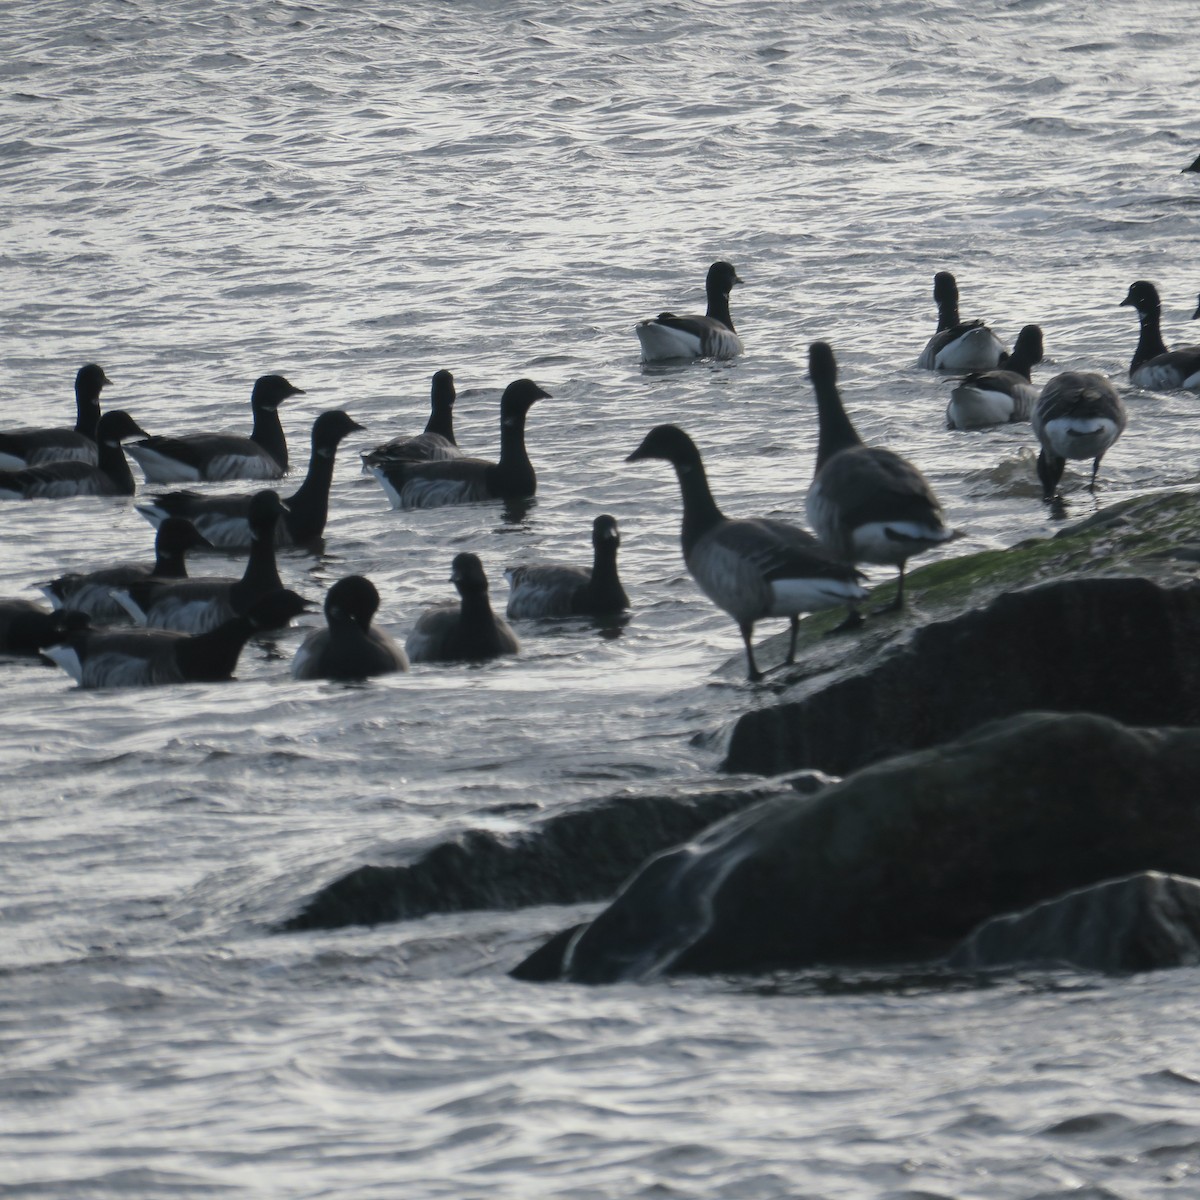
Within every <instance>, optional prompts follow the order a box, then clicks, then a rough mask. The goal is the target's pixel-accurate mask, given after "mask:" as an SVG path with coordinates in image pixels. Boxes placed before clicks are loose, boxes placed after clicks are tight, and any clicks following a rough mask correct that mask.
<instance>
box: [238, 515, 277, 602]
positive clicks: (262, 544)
mask: <svg viewBox="0 0 1200 1200" xmlns="http://www.w3.org/2000/svg"><path fill="white" fill-rule="evenodd" d="M282 587H283V580H281V579H280V578H279V568H278V566H277V565H276V562H275V523H274V522H273V521H272V522H271V525H270V527H269V528H267V529H253V528H252V529H251V538H250V554H249V557H248V558H247V559H246V569H245V571H243V572H242V577H241V579H239V580H238V582H237V583H235V584H234V585H233V587H231V588H230V589H229V598H230V600H231V601H232V603H233V607H234V610H235V611H236V612H245V610H246V609H247V608H249V607H250V605H251V604H253V603H254V601H255V600H258V599H259V598H260V597H262V596H265V595H267V594H268V593H269V592H276V591H279V590H280V588H282Z"/></svg>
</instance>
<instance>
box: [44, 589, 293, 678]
mask: <svg viewBox="0 0 1200 1200" xmlns="http://www.w3.org/2000/svg"><path fill="white" fill-rule="evenodd" d="M306 606H307V602H306V601H305V600H303V599H302V598H301V597H300V596H297V595H296V593H295V592H289V591H278V592H273V593H272V594H271V595H270V596H266V597H264V598H263V599H262V600H260V601H259V602H258V603H257V604H256V605H255V606H254V607H253V608H252V609H251V610H250V611H249V612H248V613H246V614H244V615H243V616H240V617H231V618H230V619H229V620H228V621H226V622H225V623H224V624H222V625H218V626H217V628H216V629H210V630H209V631H208V632H207V633H196V634H187V633H173V632H171V631H170V630H166V629H128V630H98V631H93V632H84V633H76V634H72V635H71V636H70V637H68V638H66V639H65V640H63V641H61V642H59V643H58V644H56V645H53V646H49V647H47V649H46V650H45V651H44V653H45V655H46V657H47V658H50V659H53V661H54V662H56V663H58V665H59V666H60V667H62V669H63V670H64V671H66V672H67V674H68V675H70V676H71V677H72V678H73V679H74V680H75V681H76V683H78V684H79V685H80V686H81V687H88V688H91V687H144V686H147V685H150V684H163V683H216V682H218V681H220V680H224V679H229V678H231V677H232V675H233V672H234V669H235V668H236V667H237V661H238V658H239V656H240V655H241V653H242V647H243V646H245V644H246V643H247V642H248V641H249V640H250V638H252V637H253V636H254V635H255V634H256V633H262V632H263V631H265V630H271V629H280V628H282V627H283V626H285V625H286V624H287V623H288V622H289V621H290V620H291V619H292V618H293V617H298V616H299V615H300V614H301V613H302V612H304V611H305V610H306Z"/></svg>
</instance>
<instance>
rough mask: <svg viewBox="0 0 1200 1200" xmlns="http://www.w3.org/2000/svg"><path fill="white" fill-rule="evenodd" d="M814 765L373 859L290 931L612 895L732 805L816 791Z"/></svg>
mask: <svg viewBox="0 0 1200 1200" xmlns="http://www.w3.org/2000/svg"><path fill="white" fill-rule="evenodd" d="M828 782H829V780H828V779H827V778H826V777H824V776H821V775H819V774H817V773H814V772H808V773H804V774H801V775H799V776H797V777H796V778H794V779H790V780H773V781H769V782H764V783H762V784H759V785H756V786H754V787H749V788H746V787H742V788H738V787H733V786H728V787H711V788H707V789H694V790H692V791H685V792H681V793H679V794H677V795H672V796H658V795H641V794H634V793H620V794H618V795H615V796H610V797H607V798H605V799H603V800H598V801H596V802H594V803H591V804H587V805H582V806H580V807H578V808H575V809H571V810H569V811H567V812H562V813H557V814H555V815H554V816H551V817H548V818H546V819H545V820H544V821H541V822H540V823H537V824H535V825H534V826H532V827H531V828H530V829H529V830H528V831H526V832H523V833H521V834H513V835H501V834H497V833H493V832H491V831H485V830H466V831H464V832H463V833H461V834H460V835H459V836H458V837H457V838H455V839H454V840H453V841H447V842H440V843H438V844H437V845H435V846H433V847H432V848H431V849H429V850H427V851H426V852H424V853H422V854H421V855H420V856H419V857H418V858H416V859H415V860H414V861H412V862H409V863H404V864H399V865H364V866H360V867H357V868H356V869H354V870H352V871H350V872H349V873H347V874H346V875H343V876H342V877H341V878H339V879H336V880H334V881H333V882H332V883H330V884H328V885H327V886H325V887H323V888H322V889H321V890H320V891H319V892H317V893H316V895H314V896H313V897H312V898H311V899H310V900H309V901H308V903H307V904H306V905H305V906H304V908H303V909H302V910H301V911H300V912H299V913H297V914H296V915H295V916H294V917H291V918H290V919H288V920H287V921H285V922H284V923H283V925H282V929H283V930H285V931H294V930H304V929H336V928H340V927H342V926H345V925H377V924H379V923H381V922H386V921H401V920H407V919H411V918H414V917H422V916H426V915H428V914H430V913H447V912H463V911H467V910H471V909H514V908H523V907H527V906H531V905H540V904H578V903H583V902H586V901H593V900H604V899H607V898H608V897H610V896H611V895H612V894H613V893H614V892H615V891H616V889H617V888H618V887H620V885H621V884H622V883H623V882H624V881H625V880H626V879H627V878H628V877H629V876H630V875H631V874H632V873H633V872H634V871H635V870H636V869H637V868H638V867H639V866H640V865H641V864H642V862H644V861H645V859H646V858H647V857H649V856H650V855H652V854H656V853H657V852H658V851H660V850H663V849H664V848H666V847H668V846H673V845H675V844H676V843H678V842H683V841H686V840H687V839H688V838H691V837H694V836H695V835H696V834H697V833H699V832H700V831H701V830H703V829H705V828H706V827H707V826H708V825H711V824H712V823H713V822H714V821H719V820H720V819H722V818H723V817H726V816H728V815H729V814H730V813H734V812H738V811H740V810H742V809H744V808H749V807H751V806H753V805H755V804H759V803H761V802H762V801H763V800H764V799H766V798H769V797H773V796H779V795H789V796H795V795H797V794H799V793H800V792H808V791H812V790H814V789H816V788H819V787H822V786H824V785H825V784H827V783H828Z"/></svg>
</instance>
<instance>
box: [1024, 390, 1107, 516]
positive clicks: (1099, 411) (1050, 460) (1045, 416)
mask: <svg viewBox="0 0 1200 1200" xmlns="http://www.w3.org/2000/svg"><path fill="white" fill-rule="evenodd" d="M1125 419H1126V418H1125V405H1124V404H1123V403H1122V401H1121V397H1120V395H1119V394H1118V392H1117V389H1116V388H1115V387H1113V385H1112V383H1111V382H1109V380H1107V379H1106V378H1105V377H1104V376H1103V375H1097V374H1095V373H1094V372H1091V371H1065V372H1063V374H1061V375H1055V376H1054V378H1053V379H1051V380H1050V381H1049V382H1048V383H1047V384H1046V386H1045V387H1044V388H1042V394H1041V396H1040V397H1039V398H1038V402H1037V404H1036V405H1035V406H1034V410H1033V416H1032V418H1031V420H1032V422H1033V432H1034V433H1035V434H1036V435H1037V439H1038V441H1039V442H1040V443H1041V450H1040V451H1039V452H1038V460H1037V473H1038V479H1040V480H1041V483H1042V497H1043V499H1044V500H1046V501H1047V502H1048V503H1049V502H1050V501H1052V500H1054V498H1055V496H1056V494H1057V492H1058V484H1059V480H1061V479H1062V474H1063V468H1064V467H1065V466H1066V462H1067V459H1068V458H1075V459H1089V458H1090V459H1091V460H1092V479H1091V484H1090V487H1091V489H1092V490H1093V491H1095V488H1096V473H1097V472H1098V471H1099V470H1100V460H1101V459H1102V458H1103V457H1104V455H1105V452H1106V451H1107V450H1108V448H1109V447H1110V446H1111V445H1112V444H1113V442H1115V441H1116V440H1117V438H1119V437H1120V436H1121V431H1122V430H1123V429H1124V428H1125Z"/></svg>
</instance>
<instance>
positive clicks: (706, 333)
mask: <svg viewBox="0 0 1200 1200" xmlns="http://www.w3.org/2000/svg"><path fill="white" fill-rule="evenodd" d="M741 282H742V281H741V280H740V279H739V278H738V273H737V271H736V270H735V269H734V266H733V263H730V262H725V261H723V260H722V261H720V262H715V263H713V264H712V266H711V267H709V268H708V276H707V277H706V279H705V281H704V293H705V295H706V297H707V299H708V308H707V311H706V312H705V314H704V316H702V317H700V316H682V317H681V316H676V315H675V313H672V312H663V313H659V314H658V316H657V317H649V318H647V319H646V320H645V321H639V322H638V323H637V325H636V326H635V327H634V332H635V333H636V334H637V336H638V341H639V342H640V343H641V347H642V361H643V362H666V361H668V360H670V359H673V358H736V357H737V356H738V355H739V354H741V352H742V348H743V347H742V339H741V338H740V337H738V335H737V331H736V330H735V329H734V327H733V317H732V315H731V314H730V312H729V293H730V292H731V291H732V290H733V288H734V286H735V285H736V284H739V283H741Z"/></svg>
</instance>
